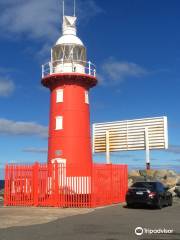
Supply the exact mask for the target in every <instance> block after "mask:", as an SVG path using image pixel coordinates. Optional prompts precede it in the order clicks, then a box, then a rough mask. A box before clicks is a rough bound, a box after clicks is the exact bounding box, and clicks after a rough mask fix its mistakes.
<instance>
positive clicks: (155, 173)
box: [128, 169, 180, 198]
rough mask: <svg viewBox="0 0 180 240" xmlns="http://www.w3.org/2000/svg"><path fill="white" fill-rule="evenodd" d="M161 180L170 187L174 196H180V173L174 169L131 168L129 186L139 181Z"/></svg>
mask: <svg viewBox="0 0 180 240" xmlns="http://www.w3.org/2000/svg"><path fill="white" fill-rule="evenodd" d="M145 180H147V181H160V182H162V183H163V184H164V185H165V186H166V187H168V188H169V190H168V191H170V192H171V193H172V194H173V197H179V198H180V174H178V173H176V172H175V171H173V170H166V169H162V170H131V171H130V172H129V174H128V185H129V187H130V186H131V185H132V184H133V183H134V182H137V181H145Z"/></svg>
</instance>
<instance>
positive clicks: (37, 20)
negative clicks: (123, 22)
mask: <svg viewBox="0 0 180 240" xmlns="http://www.w3.org/2000/svg"><path fill="white" fill-rule="evenodd" d="M65 3H66V13H67V14H72V12H73V0H66V1H65ZM0 8H1V11H0V17H1V21H0V27H1V34H2V32H4V33H5V34H6V35H9V34H11V35H13V36H14V37H17V36H23V37H24V36H27V37H29V38H33V39H43V40H45V42H48V41H52V40H53V41H55V40H56V38H57V36H58V35H59V34H60V22H61V20H62V1H60V0H43V1H42V0H28V1H27V0H1V3H0ZM100 11H101V9H100V7H98V6H97V4H96V3H95V1H94V0H86V1H83V0H78V1H77V14H78V16H79V17H80V18H82V19H86V20H87V19H89V18H91V17H92V16H94V15H95V14H97V13H99V12H100Z"/></svg>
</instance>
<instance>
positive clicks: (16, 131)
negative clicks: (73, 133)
mask: <svg viewBox="0 0 180 240" xmlns="http://www.w3.org/2000/svg"><path fill="white" fill-rule="evenodd" d="M47 133H48V128H47V127H46V126H42V125H40V124H38V123H36V122H20V121H19V122H16V121H12V120H8V119H0V134H1V135H25V136H33V135H36V136H39V137H43V138H44V137H47Z"/></svg>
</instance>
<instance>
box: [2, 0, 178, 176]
mask: <svg viewBox="0 0 180 240" xmlns="http://www.w3.org/2000/svg"><path fill="white" fill-rule="evenodd" d="M60 2H61V1H58V0H43V1H42V0H29V1H26V0H16V1H15V0H1V2H0V28H1V35H0V52H1V58H0V109H1V111H0V143H1V144H0V169H1V170H0V172H1V173H0V178H2V176H3V167H4V164H5V163H7V162H18V163H31V162H34V161H37V160H38V161H41V162H45V161H46V160H47V153H46V149H47V126H48V114H49V92H48V90H46V89H44V88H43V87H41V85H40V80H41V64H43V63H45V62H46V61H48V58H49V55H50V48H51V46H52V45H53V44H54V43H55V42H56V40H57V38H58V37H59V35H60V33H61V22H60V21H61V16H60V13H61V4H60ZM72 2H73V1H71V0H66V13H67V14H71V13H72V8H71V3H72ZM179 9H180V1H179V0H173V1H170V0H158V1H155V0H153V1H150V0H149V1H144V0H120V1H108V0H104V1H100V0H86V1H83V0H78V1H77V15H78V36H80V38H81V39H82V40H83V42H84V44H85V45H86V47H87V50H88V58H89V59H90V60H91V61H92V62H94V63H95V64H96V66H97V73H98V76H99V79H100V83H99V85H98V86H97V87H96V88H94V89H92V90H91V93H90V102H91V122H92V123H94V122H105V121H117V120H127V119H134V118H144V117H156V116H164V115H166V116H168V122H169V150H168V151H152V153H151V158H152V166H153V167H155V168H158V167H161V168H165V167H168V168H171V169H177V170H178V169H179V170H180V113H179V96H180V72H179V69H180V47H179V43H180V31H179V29H180V14H179ZM144 158H145V153H144V152H143V151H142V152H122V153H115V154H112V160H113V162H116V163H127V164H129V166H130V167H131V168H135V167H136V168H137V167H140V168H143V167H144ZM94 159H95V160H96V161H101V162H103V161H105V156H104V155H95V156H94Z"/></svg>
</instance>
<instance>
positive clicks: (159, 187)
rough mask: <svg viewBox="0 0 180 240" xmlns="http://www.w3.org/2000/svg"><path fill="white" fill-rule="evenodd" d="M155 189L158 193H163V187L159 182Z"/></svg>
mask: <svg viewBox="0 0 180 240" xmlns="http://www.w3.org/2000/svg"><path fill="white" fill-rule="evenodd" d="M157 189H158V191H160V192H164V186H163V184H162V183H160V182H157Z"/></svg>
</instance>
